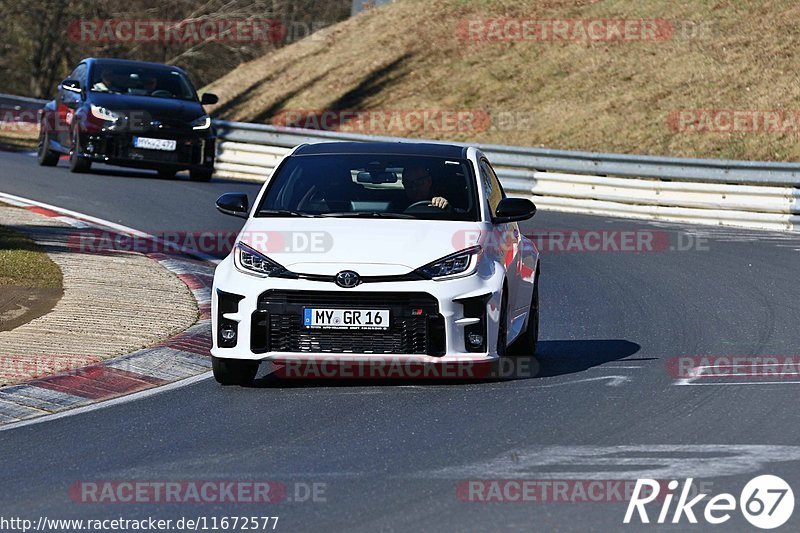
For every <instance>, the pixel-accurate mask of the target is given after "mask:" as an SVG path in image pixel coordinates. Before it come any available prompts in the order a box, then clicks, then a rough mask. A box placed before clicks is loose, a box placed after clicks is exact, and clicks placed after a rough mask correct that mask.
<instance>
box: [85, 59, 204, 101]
mask: <svg viewBox="0 0 800 533" xmlns="http://www.w3.org/2000/svg"><path fill="white" fill-rule="evenodd" d="M89 89H90V90H91V91H95V92H103V93H116V94H127V95H134V96H152V97H155V98H174V99H178V100H195V99H196V98H197V96H196V94H195V91H194V89H193V88H192V85H191V83H190V82H189V80H188V79H186V76H184V75H183V74H182V73H181V72H179V71H177V70H172V69H169V68H157V67H146V66H130V65H113V64H102V63H101V64H97V65H95V66H94V67H93V69H92V79H91V82H90V85H89Z"/></svg>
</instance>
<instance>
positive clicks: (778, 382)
mask: <svg viewBox="0 0 800 533" xmlns="http://www.w3.org/2000/svg"><path fill="white" fill-rule="evenodd" d="M675 385H685V386H690V387H709V386H715V387H719V386H722V385H727V386H732V385H737V386H738V385H800V381H731V382H725V383H691V382H690V383H675Z"/></svg>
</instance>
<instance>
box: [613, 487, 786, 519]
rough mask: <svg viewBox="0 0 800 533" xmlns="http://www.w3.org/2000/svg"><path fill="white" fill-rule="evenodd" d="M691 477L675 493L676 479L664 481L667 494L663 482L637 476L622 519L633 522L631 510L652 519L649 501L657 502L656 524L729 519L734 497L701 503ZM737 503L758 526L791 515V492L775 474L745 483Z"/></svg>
mask: <svg viewBox="0 0 800 533" xmlns="http://www.w3.org/2000/svg"><path fill="white" fill-rule="evenodd" d="M692 481H693V480H692V478H688V479H686V480H685V482H684V484H683V487H682V489H681V491H680V495H679V496H678V493H677V492H676V489H678V487H679V486H680V483H679V482H678V481H677V480H673V481H670V482H669V483H668V484H667V486H666V487H667V491H666V494H660V492H661V490H660V489H661V488H662V487H663V485H662V484H660V483H659V482H658V481H656V480H654V479H637V480H636V486H635V487H634V489H633V496H632V497H631V500H630V502H629V503H628V510H627V511H626V512H625V518H624V519H623V523H625V524H630V523H631V522H632V521H633V522H635V520H634V513H637V514H638V518H639V521H641V523H643V524H649V523H651V520H650V515H649V514H648V510H647V504H649V503H652V502H656V503H655V504H654V505H653V507H658V506H660V511H659V512H658V517H657V518H656V520H655V523H656V524H666V523H672V524H679V523H681V522H682V521H683V520H684V519H685V520H686V521H687V522H689V523H690V524H697V523H698V516H700V517H702V518H703V519H704V520H705V522H706V523H708V524H714V525H717V524H723V523H725V522H727V521H728V520H730V519H731V512H732V511H735V510H736V506H737V499H736V497H735V496H734V495H733V494H728V493H722V494H717V495H716V496H712V497H711V498H710V499H708V500H707V501H706V502H704V503H705V506H703V505H702V504H701V503H700V502H702V501H703V500H705V499H706V497H707V496H708V494H696V495H691V491H692ZM675 496H678V500H677V503H676V505H675V507H674V509H673V508H672V501H673V499H674V497H675ZM738 505H739V509H740V511H741V513H742V515H743V516H744V518H745V519H746V520H747V521H748V522H750V524H752V525H753V526H755V527H757V528H760V529H774V528H776V527H779V526H782V525H783V524H785V523H786V522H787V521H788V520H789V518H790V517H791V516H792V512H793V511H794V493H793V492H792V488H791V487H790V486H789V484H788V483H786V482H785V481H784V480H783V479H781V478H779V477H777V476H770V475H764V476H758V477H756V478H753V479H751V480H750V481H749V482H748V483H747V484H746V485H745V486H744V488H743V489H742V492H741V494H740V495H739V499H738ZM701 509H702V514H701ZM695 513H697V514H695Z"/></svg>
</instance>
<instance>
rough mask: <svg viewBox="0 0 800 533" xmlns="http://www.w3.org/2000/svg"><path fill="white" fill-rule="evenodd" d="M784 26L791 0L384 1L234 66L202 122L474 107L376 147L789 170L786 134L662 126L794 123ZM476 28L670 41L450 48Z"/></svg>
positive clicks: (794, 94)
mask: <svg viewBox="0 0 800 533" xmlns="http://www.w3.org/2000/svg"><path fill="white" fill-rule="evenodd" d="M798 15H800V5H798V4H797V3H796V2H794V1H791V0H772V1H767V2H737V1H733V0H718V1H714V2H708V1H705V0H688V1H685V2H674V1H671V0H651V1H648V2H635V1H633V0H604V1H600V0H596V1H589V0H569V1H567V0H563V1H556V0H551V1H546V2H544V1H540V0H535V1H534V0H522V1H516V0H515V1H511V0H438V1H436V0H434V1H429V0H425V1H422V0H398V1H397V2H395V3H393V4H391V5H388V6H386V7H382V8H379V9H374V10H369V11H367V12H365V13H363V14H360V15H358V16H356V17H354V18H352V19H350V20H347V21H345V22H342V23H340V24H337V25H336V26H333V27H330V28H327V29H325V30H323V31H321V32H319V33H317V34H315V35H314V36H313V37H312V38H309V39H306V40H304V41H301V42H298V43H295V44H293V45H291V46H288V47H285V48H283V49H280V50H277V51H275V52H274V53H270V54H268V55H266V56H264V57H262V58H259V59H257V60H254V61H252V62H250V63H247V64H244V65H242V66H240V67H239V68H237V69H235V70H234V71H232V72H231V73H230V74H228V75H226V76H224V77H223V78H221V79H219V80H217V81H216V82H214V83H213V84H211V85H210V86H209V87H208V88H207V89H208V90H211V91H214V92H216V93H218V94H219V95H220V97H221V101H220V104H219V105H218V106H217V108H216V112H217V113H218V114H219V115H220V116H221V117H223V118H228V119H232V120H242V121H254V122H262V123H269V122H271V121H273V120H275V117H280V114H281V112H285V111H287V110H335V111H339V110H359V111H371V110H384V111H387V110H431V109H445V110H465V109H466V110H476V109H477V110H479V111H481V112H484V113H486V114H488V115H489V116H490V117H492V123H491V126H489V127H487V128H483V129H481V128H472V130H469V129H467V130H465V131H453V130H452V129H444V130H443V131H436V129H435V128H430V127H429V128H421V129H418V130H415V131H406V132H402V131H397V130H395V131H390V132H387V133H390V134H401V135H405V136H410V137H418V138H436V139H451V140H472V141H477V142H483V143H500V144H514V145H524V146H544V147H549V148H563V149H575V150H593V151H611V152H623V153H636V154H656V155H673V156H692V157H721V158H738V159H764V160H780V161H786V160H800V142H798V140H799V139H800V131H794V130H793V129H792V128H791V126H790V127H788V128H777V129H772V131H739V132H737V133H726V132H704V133H690V132H688V131H686V130H684V131H676V129H675V127H674V120H672V122H671V118H674V117H675V116H676V113H678V112H679V111H680V110H737V111H744V112H749V111H779V112H784V111H789V112H797V113H798V116H800V83H799V82H800V80H799V79H798V74H797V71H796V70H797V69H796V68H795V61H794V59H795V57H796V50H798V49H800V32H798V31H797V30H796V27H795V26H796V22H795V21H796V20H797V18H798ZM487 18H495V19H497V18H511V19H518V20H531V19H533V20H548V19H558V20H566V21H576V20H578V21H581V20H586V21H591V20H608V19H649V20H650V19H652V20H654V19H657V20H660V21H664V22H665V23H666V24H669V25H670V28H671V32H670V33H669V37H668V38H660V39H657V40H653V41H635V40H631V41H622V42H608V41H596V42H595V41H592V42H590V41H586V40H583V41H582V40H574V41H567V42H565V41H559V40H553V39H551V40H536V39H534V40H521V41H520V40H513V39H512V40H507V41H498V42H487V41H477V40H473V39H470V38H466V39H465V38H464V37H463V28H464V25H465V24H468V23H469V21H474V20H478V21H480V20H484V19H487ZM499 117H510V118H511V119H512V120H511V122H510V124H509V123H504V124H503V123H501V122H500V120H499ZM520 117H521V118H520ZM332 129H343V128H338V127H337V128H332ZM745 129H746V127H745ZM796 129H797V130H800V125H798V127H797V128H796ZM368 133H380V132H375V131H370V132H368Z"/></svg>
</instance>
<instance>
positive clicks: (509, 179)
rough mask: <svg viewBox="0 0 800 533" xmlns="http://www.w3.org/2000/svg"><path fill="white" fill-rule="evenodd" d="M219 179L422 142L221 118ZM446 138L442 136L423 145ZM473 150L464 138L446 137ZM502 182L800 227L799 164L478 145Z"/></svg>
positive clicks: (660, 211)
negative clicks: (305, 158)
mask: <svg viewBox="0 0 800 533" xmlns="http://www.w3.org/2000/svg"><path fill="white" fill-rule="evenodd" d="M215 127H216V129H217V134H218V138H219V142H218V154H217V163H216V170H217V172H216V173H217V175H219V176H221V177H230V178H236V179H248V180H254V181H264V180H266V179H267V178H268V176H269V173H270V172H271V170H272V169H273V168H274V166H275V165H276V164H277V162H278V161H279V160H280V158H281V157H282V156H283V155H284V154H285V153H287V152H288V151H289V149H291V148H292V147H294V146H296V145H298V144H302V143H315V142H325V141H358V142H367V141H390V142H419V141H420V140H418V139H407V138H399V137H379V136H370V135H361V134H353V133H339V132H331V131H316V130H304V129H296V128H284V127H277V126H269V125H262V124H250V123H243V122H228V121H215ZM424 142H441V141H424ZM448 144H458V145H461V146H467V144H465V143H448ZM477 146H478V147H479V148H480V149H481V150H482V151H483V152H484V153H486V155H487V156H488V157H489V159H490V160H491V161H492V163H493V165H494V166H495V168H496V170H497V173H498V175H499V177H500V179H501V180H502V182H503V185H504V187H505V188H506V189H507V190H508V191H509V192H512V193H514V194H522V195H526V196H529V197H531V198H532V199H533V200H534V201H535V202H536V203H537V205H539V206H541V207H546V208H551V209H556V210H562V211H576V212H585V213H595V214H606V215H616V216H626V217H636V218H648V219H663V220H677V221H687V222H695V223H706V224H718V225H731V226H745V227H752V228H759V229H777V230H795V229H800V216H799V215H800V192H799V191H800V189H798V187H800V164H797V163H773V162H760V161H732V160H716V159H690V158H676V157H653V156H636V155H622V154H602V153H594V152H572V151H565V150H550V149H542V148H523V147H517V146H501V145H480V144H478V145H477Z"/></svg>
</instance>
